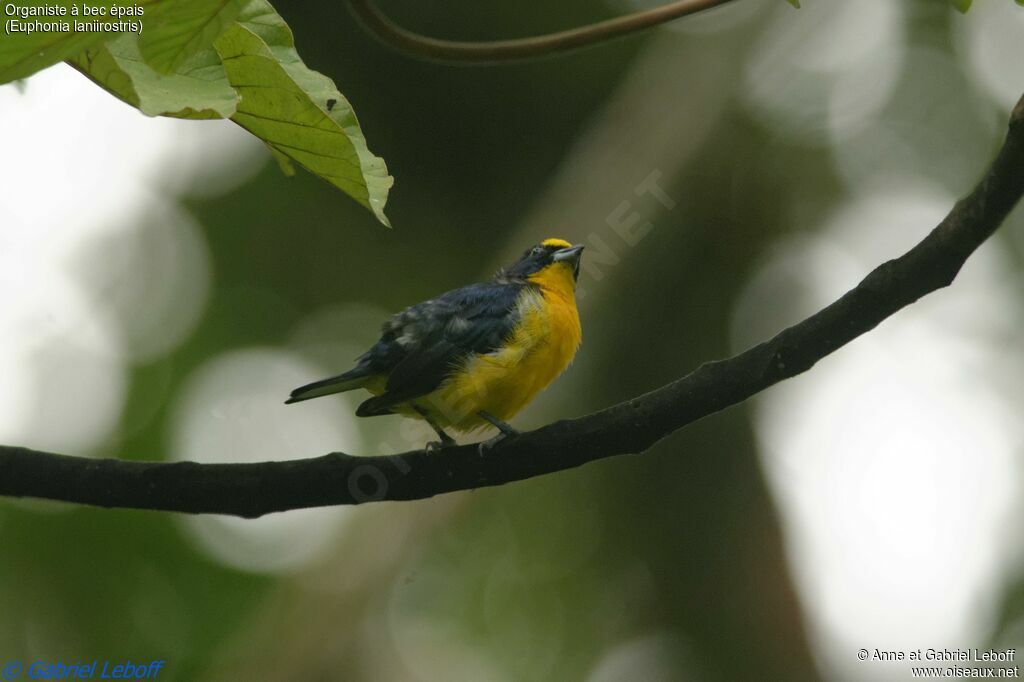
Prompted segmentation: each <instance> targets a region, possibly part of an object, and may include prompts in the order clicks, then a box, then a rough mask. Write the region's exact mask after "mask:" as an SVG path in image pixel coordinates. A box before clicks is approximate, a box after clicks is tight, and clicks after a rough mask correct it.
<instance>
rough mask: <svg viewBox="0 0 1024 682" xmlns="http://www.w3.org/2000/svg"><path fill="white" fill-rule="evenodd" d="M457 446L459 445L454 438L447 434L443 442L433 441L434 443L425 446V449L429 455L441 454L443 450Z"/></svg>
mask: <svg viewBox="0 0 1024 682" xmlns="http://www.w3.org/2000/svg"><path fill="white" fill-rule="evenodd" d="M456 445H458V443H456V442H455V439H454V438H452V437H451V436H448V435H447V434H445V437H444V438H442V439H441V440H432V441H430V442H429V443H427V444H426V445H425V446H423V449H424V450H425V451H426V452H427V453H431V452H440V451H441V450H444V449H445V448H450V447H454V446H456Z"/></svg>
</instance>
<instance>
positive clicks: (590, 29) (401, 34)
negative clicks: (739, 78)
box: [349, 0, 731, 64]
mask: <svg viewBox="0 0 1024 682" xmlns="http://www.w3.org/2000/svg"><path fill="white" fill-rule="evenodd" d="M727 2H731V0H676V1H675V2H670V3H668V4H667V5H662V6H661V7H655V8H654V9H649V10H644V11H642V12H635V13H633V14H628V15H626V16H624V17H617V18H615V19H608V20H607V21H600V22H598V23H596V24H590V25H588V26H581V27H579V28H574V29H570V30H567V31H559V32H557V33H547V34H545V35H540V36H533V37H530V38H516V39H512V40H493V41H485V42H463V41H458V40H441V39H439V38H431V37H429V36H425V35H421V34H419V33H413V32H412V31H409V30H407V29H404V28H402V27H401V26H399V25H397V24H396V23H395V22H393V21H391V19H389V18H388V17H387V16H386V15H384V13H382V12H381V11H380V10H379V9H378V8H377V6H376V5H375V4H374V0H349V6H350V7H351V8H352V12H353V13H354V14H355V15H356V16H357V17H358V18H359V20H360V21H361V22H362V23H363V25H364V26H365V27H366V28H367V29H368V30H369V31H370V33H372V34H374V35H375V36H376V37H377V38H378V39H379V40H380V41H381V42H383V43H385V44H386V45H390V46H391V47H393V48H395V49H397V50H399V51H401V52H405V53H407V54H411V55H414V56H417V57H422V58H425V59H430V60H434V61H445V62H462V63H465V64H494V63H498V62H509V61H516V60H520V59H532V58H536V57H545V56H548V55H552V54H556V53H558V52H566V51H568V50H575V49H578V48H581V47H586V46H587V45H594V44H596V43H603V42H607V41H609V40H614V39H615V38H620V37H622V36H625V35H628V34H630V33H635V32H637V31H642V30H644V29H647V28H651V27H653V26H657V25H658V24H664V23H666V22H669V21H672V20H673V19H678V18H680V17H685V16H686V15H688V14H695V13H697V12H701V11H703V10H706V9H710V8H712V7H717V6H718V5H724V4H725V3H727Z"/></svg>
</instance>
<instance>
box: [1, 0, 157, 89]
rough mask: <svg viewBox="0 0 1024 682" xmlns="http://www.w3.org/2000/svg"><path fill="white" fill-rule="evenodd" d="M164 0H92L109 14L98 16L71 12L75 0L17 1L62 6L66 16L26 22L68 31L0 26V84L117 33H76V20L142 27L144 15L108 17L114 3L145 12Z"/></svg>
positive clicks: (33, 5)
mask: <svg viewBox="0 0 1024 682" xmlns="http://www.w3.org/2000/svg"><path fill="white" fill-rule="evenodd" d="M163 1H166V0H132V2H131V3H130V4H126V3H124V2H119V1H118V0H90V2H89V6H90V7H104V8H106V11H107V16H98V17H92V16H89V17H85V16H82V15H78V16H73V15H71V7H72V5H80V3H78V2H77V1H75V0H45V1H44V0H32V1H30V2H26V3H18V5H19V6H22V7H56V8H63V9H64V10H65V11H66V12H67V14H65V15H63V16H44V17H30V18H28V19H27V20H25V21H33V20H39V21H43V22H46V23H53V24H67V25H68V31H66V32H65V31H52V32H45V31H38V32H33V33H24V32H11V33H8V32H7V31H6V26H4V27H3V28H0V31H3V37H2V39H0V84H3V83H9V82H10V81H13V80H17V79H19V78H25V77H26V76H31V75H32V74H33V73H35V72H36V71H40V70H42V69H45V68H46V67H48V66H51V65H53V64H56V63H57V62H59V61H63V60H65V59H69V58H71V57H74V56H75V55H77V54H80V53H82V52H84V51H85V50H87V49H89V48H91V47H94V46H96V45H98V44H100V43H102V42H103V41H105V40H109V39H111V38H113V37H115V36H116V35H117V34H116V33H109V32H103V31H82V32H77V31H74V30H72V29H73V28H74V24H73V22H75V21H82V22H85V21H96V20H102V21H105V22H113V21H125V22H132V23H134V24H137V26H138V27H139V28H141V26H142V19H143V17H144V16H145V15H143V17H137V16H126V17H121V18H112V17H110V16H109V13H110V8H111V7H114V6H117V7H120V8H124V7H130V6H138V7H142V8H143V10H144V12H147V13H148V12H149V11H150V10H151V9H153V8H155V7H156V6H157V5H159V4H160V3H161V2H163ZM174 1H177V0H174ZM6 4H7V3H5V5H6ZM9 19H15V17H9V16H5V17H4V22H5V23H6V22H7V21H8V20H9ZM133 30H134V29H133Z"/></svg>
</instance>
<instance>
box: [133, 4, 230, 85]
mask: <svg viewBox="0 0 1024 682" xmlns="http://www.w3.org/2000/svg"><path fill="white" fill-rule="evenodd" d="M241 10H242V3H241V0H175V1H174V2H165V3H163V4H162V5H161V6H160V7H159V9H158V11H157V12H155V13H154V15H153V16H152V18H147V20H146V29H147V30H146V31H144V32H143V34H142V35H141V36H140V37H139V50H140V51H141V53H142V57H143V59H145V60H146V63H147V64H149V65H150V66H152V67H153V68H154V69H155V70H156V71H159V72H160V73H163V74H168V73H171V72H173V71H174V70H176V69H178V68H179V67H180V66H181V65H182V64H184V63H185V62H186V60H188V58H189V57H191V56H192V55H193V54H195V53H196V52H199V51H200V50H203V49H207V48H210V47H211V46H212V45H213V41H214V40H215V39H216V38H217V36H219V35H220V34H221V32H222V31H223V30H224V29H225V28H227V27H228V26H229V25H230V24H231V23H232V22H233V21H234V20H235V17H237V16H238V14H239V12H240V11H241Z"/></svg>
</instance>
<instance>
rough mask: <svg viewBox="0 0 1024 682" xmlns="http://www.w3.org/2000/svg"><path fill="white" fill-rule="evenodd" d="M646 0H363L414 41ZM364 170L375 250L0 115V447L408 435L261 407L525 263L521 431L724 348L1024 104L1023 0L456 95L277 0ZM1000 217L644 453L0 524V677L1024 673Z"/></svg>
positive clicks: (98, 116)
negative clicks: (1015, 668) (569, 289)
mask: <svg viewBox="0 0 1024 682" xmlns="http://www.w3.org/2000/svg"><path fill="white" fill-rule="evenodd" d="M647 3H648V0H619V2H614V1H613V0H608V1H607V2H603V3H594V2H590V1H588V0H566V1H565V2H561V3H556V4H550V3H537V4H535V5H533V6H526V5H523V4H522V3H519V4H516V3H475V2H470V1H469V0H452V1H451V2H447V3H445V7H444V11H443V13H442V12H441V11H439V9H438V7H437V6H436V5H430V4H426V3H418V2H413V1H412V0H388V1H387V2H385V3H383V5H382V7H383V9H384V10H385V11H386V12H387V13H388V14H390V15H391V16H392V17H393V18H395V19H396V21H398V22H399V23H401V24H402V25H404V26H406V27H409V28H411V29H414V30H418V31H422V32H425V33H428V34H430V35H434V36H438V37H452V38H463V39H489V38H498V37H513V36H519V35H529V34H535V33H541V32H545V31H551V30H557V29H561V28H566V27H570V26H576V25H580V24H583V23H587V22H591V21H595V20H600V19H603V18H608V17H610V16H614V15H617V14H621V13H624V12H629V11H632V10H636V9H640V8H643V7H646V6H648V4H647ZM277 6H278V10H279V11H280V12H281V14H283V15H284V17H285V19H287V20H288V21H289V22H290V23H291V25H292V27H293V29H294V31H295V33H296V36H297V44H298V47H299V51H300V53H301V54H302V55H303V57H304V59H305V61H306V63H307V64H309V65H310V66H311V67H313V68H315V69H318V70H320V71H322V72H324V73H326V74H328V75H330V76H331V77H332V78H334V80H335V81H336V82H337V84H338V87H339V88H340V89H341V91H342V92H343V93H345V94H346V96H348V97H349V99H350V100H351V102H352V104H353V106H354V107H355V109H356V111H357V113H358V115H359V117H360V120H361V123H362V125H363V129H364V131H365V133H366V136H367V139H368V141H369V144H370V148H371V149H372V150H373V151H374V152H375V153H377V154H379V155H381V156H383V157H384V159H385V160H386V161H387V163H388V167H389V169H390V171H391V173H392V174H393V175H394V176H395V178H396V184H395V187H394V189H393V191H392V194H391V199H390V201H389V204H388V215H389V217H390V218H391V221H392V223H393V224H394V229H393V230H386V229H384V228H382V227H380V226H379V225H377V224H376V223H375V222H374V220H373V218H372V216H371V215H370V213H369V212H367V211H365V210H364V209H362V208H360V207H358V206H357V205H356V204H355V203H354V202H352V201H351V200H349V199H347V198H346V197H345V196H344V195H342V194H341V193H340V192H338V191H337V190H336V189H334V188H332V187H330V186H328V185H327V184H326V183H324V182H322V181H320V180H318V179H316V178H314V177H312V176H311V175H308V174H302V173H300V174H299V176H298V177H296V178H294V179H286V178H285V177H283V176H282V175H281V173H280V172H279V170H278V169H277V167H276V165H275V164H274V163H273V162H272V161H270V158H269V154H268V153H267V152H266V151H265V149H264V148H263V147H262V145H261V144H260V143H259V142H258V141H256V140H255V139H254V138H251V137H249V136H248V135H247V134H246V133H245V132H243V131H242V130H241V129H239V128H237V127H235V126H233V125H232V124H230V123H228V122H185V121H174V120H166V119H147V118H145V117H143V116H142V115H141V114H139V113H138V112H136V111H135V110H133V109H132V108H130V107H128V106H127V105H124V104H122V103H120V102H118V101H117V100H115V99H113V98H112V97H110V96H109V95H107V94H106V93H104V92H103V91H101V90H100V89H99V88H97V87H95V86H94V85H92V84H91V83H90V82H88V81H87V80H86V79H84V78H83V77H82V76H80V75H79V74H77V73H76V72H74V71H72V70H71V69H70V68H67V67H64V66H57V67H53V68H51V69H49V70H47V71H45V72H43V73H41V74H38V75H36V76H34V77H32V78H31V79H29V80H28V81H27V83H25V87H24V88H23V89H20V90H19V88H16V87H13V86H7V87H3V88H0V129H2V130H3V131H4V133H3V147H4V159H5V163H4V164H3V167H2V168H0V225H2V226H3V227H2V229H0V291H2V292H3V293H2V294H0V296H2V305H0V377H3V381H2V382H0V442H3V443H6V444H17V445H26V446H30V447H34V448H39V449H46V450H52V451H57V452H64V453H69V454H75V455H82V456H116V457H122V458H126V459H168V460H173V459H192V460H199V461H256V460H262V459H282V458H299V457H308V456H315V455H320V454H323V453H325V452H328V451H332V450H344V451H347V452H352V453H381V454H384V453H390V452H396V451H403V450H407V449H411V448H414V447H419V446H420V445H422V443H423V442H425V441H426V440H428V439H429V437H430V434H429V432H428V431H424V430H423V427H422V426H421V425H419V424H417V423H415V422H403V420H402V419H401V418H400V417H385V418H379V419H373V420H356V419H354V417H353V416H352V412H353V409H354V406H355V405H356V404H357V401H358V400H359V399H360V396H351V397H350V396H340V397H334V398H327V399H322V400H318V401H314V402H311V403H304V404H302V405H299V406H289V407H285V406H284V405H283V402H282V401H283V399H284V398H285V397H286V396H287V394H288V391H289V390H290V389H292V388H293V387H295V386H297V385H299V384H302V383H305V382H307V381H309V380H312V379H317V378H320V377H321V376H325V375H327V374H332V373H336V372H337V371H339V370H342V369H344V368H346V367H347V366H348V365H349V364H350V362H351V360H352V359H353V358H354V357H355V356H356V355H358V354H359V353H360V352H361V351H362V350H363V349H364V348H365V347H366V346H367V345H368V344H369V343H371V342H372V341H373V340H374V339H375V338H376V333H377V330H378V327H379V325H380V323H381V322H382V321H383V319H384V318H385V317H386V316H387V315H389V314H391V313H393V312H396V311H398V310H399V309H401V308H403V307H405V306H406V305H409V304H411V303H413V302H416V301H419V300H422V299H424V298H427V297H429V296H432V295H435V294H437V293H439V292H441V291H444V290H447V289H450V288H453V287H455V286H459V285H462V284H465V283H468V282H471V281H475V280H479V279H483V278H486V277H487V276H489V275H490V274H491V273H492V272H493V271H494V270H495V269H496V268H497V267H499V266H500V265H501V264H503V263H506V262H508V261H510V260H511V259H513V258H514V257H515V256H516V255H517V254H518V253H520V252H521V251H522V250H523V249H525V248H526V247H527V246H528V245H530V244H532V243H535V242H537V241H538V240H539V239H542V238H545V237H550V236H559V237H564V238H567V239H570V240H572V241H581V242H584V243H586V244H587V252H586V256H585V261H584V264H585V267H584V271H583V273H582V275H581V278H580V288H581V291H580V299H581V300H580V308H581V316H582V318H583V326H584V343H583V346H582V348H581V350H580V353H579V355H578V356H577V360H576V362H575V364H574V365H573V367H572V368H571V369H570V370H569V371H568V372H567V373H566V375H564V376H563V377H562V378H561V379H560V380H559V381H558V382H557V383H556V384H555V385H554V386H553V387H552V388H551V389H550V390H549V391H548V392H546V393H545V394H543V395H542V397H541V398H539V399H538V400H537V401H536V402H535V403H534V404H533V405H531V406H530V408H528V410H527V411H525V412H524V413H523V414H522V415H521V416H520V417H519V418H518V419H517V420H516V424H517V425H518V426H519V427H520V428H532V427H536V426H540V425H542V424H544V423H547V422H549V421H552V420H555V419H559V418H567V417H573V416H577V415H581V414H585V413H587V412H590V411H592V410H595V409H598V408H602V407H605V406H607V405H610V404H612V403H615V402H618V401H620V400H623V399H626V398H628V397H631V396H634V395H636V394H638V393H640V392H643V391H646V390H649V389H652V388H654V387H656V386H659V385H661V384H663V383H665V382H667V381H668V380H670V379H672V378H675V377H678V376H680V375H682V374H684V373H686V372H688V371H690V370H692V369H693V368H695V367H696V366H697V365H699V364H700V363H702V362H704V361H707V360H710V359H714V358H720V357H724V356H727V355H729V354H732V353H734V352H737V351H740V350H742V349H743V348H745V347H747V346H749V345H750V344H752V343H755V342H757V341H760V340H762V339H764V338H767V337H768V336H770V335H772V334H774V333H776V332H777V331H778V330H780V329H781V328H783V327H784V326H786V325H788V324H791V323H793V322H795V321H798V320H799V319H801V318H802V317H804V316H805V315H807V314H809V313H811V312H813V311H814V310H816V309H817V308H818V307H820V306H822V305H824V304H826V303H828V302H829V301H830V300H832V299H833V298H834V297H836V296H837V295H838V294H840V293H842V292H843V291H845V290H846V289H847V288H849V287H851V286H853V285H854V284H855V283H856V282H857V281H858V280H859V279H860V278H861V277H862V276H863V275H864V274H866V273H867V272H868V271H869V270H870V269H871V268H872V267H873V266H874V265H876V264H878V263H879V262H881V261H882V260H885V259H887V258H890V257H893V256H896V255H898V254H899V253H901V252H902V251H903V250H904V249H906V248H908V247H909V246H911V245H912V244H913V243H914V242H916V241H917V240H919V239H920V238H921V237H922V236H923V235H924V234H925V233H926V232H927V231H928V230H930V229H931V227H933V226H934V225H935V224H936V223H937V221H938V220H939V219H940V218H941V217H942V216H943V215H944V214H945V213H946V211H948V209H949V208H950V207H951V205H952V203H953V202H954V201H955V199H956V198H957V197H958V196H961V195H963V194H965V193H966V192H967V191H968V190H969V189H970V188H971V186H972V185H973V183H974V182H975V181H976V180H977V179H978V178H979V177H980V174H981V173H982V171H983V170H984V168H985V166H986V164H987V163H988V161H989V160H990V159H991V157H992V155H993V153H994V151H995V149H996V148H997V146H998V144H999V142H1000V141H1001V138H1002V135H1003V130H1004V123H1005V120H1006V117H1007V115H1008V112H1009V109H1010V108H1011V106H1012V104H1013V103H1014V102H1015V101H1016V99H1017V98H1018V97H1019V96H1020V93H1021V92H1024V67H1022V64H1024V40H1022V39H1021V35H1022V33H1024V9H1021V8H1019V7H1017V6H1016V5H1015V4H1014V3H1013V2H1011V1H1010V0H979V1H978V2H976V3H975V6H974V8H973V9H972V10H971V11H970V13H969V14H967V15H966V16H963V15H960V14H957V13H956V12H955V11H953V10H952V9H951V7H950V5H949V4H948V3H946V2H940V1H937V0H908V1H906V2H891V1H890V0H861V1H859V2H857V3H850V2H841V1H840V0H806V1H805V2H804V7H803V9H801V10H799V11H795V10H793V9H792V8H791V7H790V6H789V5H787V4H786V3H785V2H782V1H781V0H738V1H737V2H734V3H731V4H729V5H728V6H725V7H723V8H720V9H717V10H713V11H711V12H708V13H706V14H703V15H699V16H696V17H692V18H687V19H683V20H681V21H677V22H675V23H673V24H670V25H668V26H665V27H662V28H659V29H657V30H653V31H650V32H647V33H644V34H643V35H641V36H638V37H633V38H629V39H626V40H621V41H617V42H615V43H612V44H609V45H605V46H602V47H598V48H594V49H589V50H587V51H584V52H578V53H573V54H570V55H566V56H561V57H557V58H553V59H547V60H543V61H535V62H530V63H522V64H515V65H505V66H497V67H486V68H465V67H450V66H444V65H438V64H431V63H424V62H419V61H416V60H413V59H409V58H406V57H404V56H401V55H399V54H396V53H393V52H391V51H389V50H387V49H385V48H383V47H381V46H380V45H378V44H377V43H375V42H374V41H373V40H372V39H371V38H370V37H368V36H367V35H366V34H365V33H364V32H363V31H362V30H361V29H360V28H359V27H358V26H356V25H355V23H354V21H353V19H352V18H351V16H350V15H349V14H348V11H347V8H346V5H345V3H343V2H336V1H335V0H305V1H304V2H301V3H300V2H297V1H296V0H281V1H280V2H278V3H277ZM1022 223H1024V211H1022V210H1020V209H1018V210H1017V211H1016V212H1015V213H1014V214H1013V215H1012V216H1011V218H1010V219H1009V221H1008V222H1007V224H1006V225H1005V226H1004V228H1003V229H1002V230H1001V231H1000V232H999V233H998V234H997V236H996V237H995V238H994V239H992V240H991V241H990V242H988V243H987V244H986V245H985V246H983V247H982V249H981V250H980V252H979V253H977V254H976V255H975V256H974V257H973V258H972V260H971V261H970V262H969V264H968V265H967V267H966V268H965V270H964V272H963V273H962V276H961V278H960V279H958V280H957V282H956V284H955V285H954V286H953V287H952V288H951V289H949V290H946V291H942V292H940V293H938V294H936V295H933V296H932V297H929V298H927V299H925V300H923V301H921V302H920V303H918V304H917V305H914V306H912V307H911V308H910V309H908V310H906V311H904V312H902V313H900V314H899V315H897V316H896V317H895V318H893V319H891V320H889V321H887V322H886V323H884V324H883V325H882V326H881V327H880V328H878V329H876V330H875V331H873V332H871V333H869V334H868V335H866V336H865V337H863V338H861V339H859V340H857V341H856V342H854V343H853V344H851V345H850V346H849V347H847V348H844V349H842V350H840V351H839V352H837V353H836V354H834V355H833V356H831V357H829V358H827V359H826V360H824V361H822V362H821V363H820V364H819V365H818V366H816V367H815V368H814V369H813V370H812V371H810V372H809V373H808V374H806V375H804V376H802V377H799V378H797V379H795V380H791V381H788V382H786V383H784V384H782V385H780V386H778V387H776V388H773V389H771V390H769V391H766V392H765V393H763V394H761V395H759V396H758V397H757V398H756V399H754V400H751V401H749V402H748V403H746V404H744V405H742V406H739V407H735V408H732V409H730V410H728V411H726V412H725V413H723V414H719V415H715V416H713V417H710V418H708V419H705V420H704V421H702V422H699V423H697V424H695V425H693V426H691V427H689V428H687V429H684V430H683V431H681V432H679V433H676V434H674V435H673V436H672V437H670V438H668V439H666V440H665V441H663V442H661V443H660V444H659V445H658V446H657V447H655V448H654V449H653V450H652V451H651V452H650V453H648V454H646V455H644V456H642V457H629V458H621V459H617V460H610V461H603V462H600V463H595V464H591V465H588V466H586V467H584V468H582V469H578V470H573V471H567V472H563V473H559V474H555V475H552V476H547V477H544V478H540V479H534V480H531V481H527V482H523V483H518V484H514V485H508V486H504V487H501V488H492V489H482V490H476V491H474V492H465V493H456V494H451V495H446V496H443V497H440V498H436V499H431V500H426V501H421V502H413V503H383V504H373V505H367V506H364V507H359V508H336V509H319V510H307V511H295V512H287V513H284V514H277V515H273V516H270V517H267V518H263V519H259V520H256V521H243V520H238V519H225V518H217V517H195V518H192V517H187V516H184V515H171V514H163V513H154V512H141V511H108V510H98V509H90V508H83V507H76V506H71V505H64V504H57V503H49V502H42V501H33V500H29V501H12V500H0V538H2V543H3V548H4V550H5V551H4V552H3V557H2V558H0V605H2V611H0V612H2V616H0V652H3V655H4V656H5V657H6V658H8V659H11V658H21V659H23V660H25V661H30V660H38V659H44V660H63V661H66V662H67V661H74V660H79V659H81V660H92V659H95V658H100V659H102V658H106V657H109V658H117V659H123V658H131V659H133V660H136V661H142V660H147V661H148V660H149V659H152V658H164V659H166V660H167V661H168V665H167V668H166V669H165V671H164V672H162V673H161V677H160V679H162V680H210V681H213V680H241V679H245V680H311V681H316V680H502V681H503V680H587V681H590V682H617V681H620V680H622V681H624V680H656V681H658V680H735V679H776V680H803V679H836V680H868V679H870V680H885V679H907V678H908V677H909V671H908V665H907V664H899V663H886V664H882V663H871V662H866V663H864V662H860V661H858V660H857V657H856V651H857V650H858V649H860V648H862V647H863V648H868V649H873V648H875V647H878V648H881V649H888V650H897V649H904V650H908V649H915V648H918V647H924V648H927V647H935V648H942V647H949V648H968V647H988V646H995V647H1004V648H1005V647H1015V646H1018V647H1022V648H1024V573H1022V570H1021V569H1022V567H1024V546H1022V544H1021V541H1020V537H1019V535H1018V534H1017V533H1016V532H1014V530H1013V529H1014V528H1016V527H1018V524H1019V523H1020V522H1021V520H1022V515H1024V509H1022V508H1021V506H1020V505H1019V504H1018V502H1017V499H1018V497H1019V495H1020V491H1021V485H1022V472H1021V462H1022V455H1024V450H1022V446H1024V426H1022V423H1021V420H1020V418H1019V415H1020V413H1021V409H1022V407H1024V389H1022V386H1024V349H1022V346H1021V344H1020V343H1019V341H1018V339H1019V338H1020V334H1021V333H1022V326H1024V316H1022V306H1021V303H1022V300H1024V269H1022V268H1024V263H1022V257H1024V224H1022Z"/></svg>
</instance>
